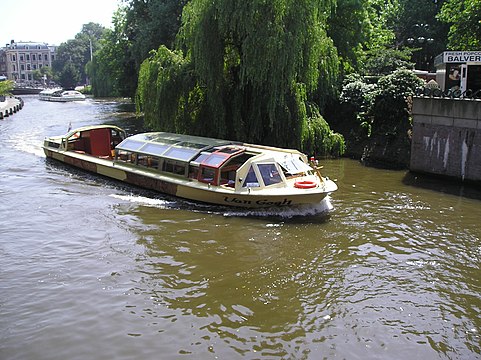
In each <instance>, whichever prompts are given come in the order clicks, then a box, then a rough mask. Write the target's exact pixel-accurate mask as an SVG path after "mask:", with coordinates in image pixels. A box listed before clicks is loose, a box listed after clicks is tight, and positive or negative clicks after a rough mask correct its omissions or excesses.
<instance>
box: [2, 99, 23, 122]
mask: <svg viewBox="0 0 481 360" xmlns="http://www.w3.org/2000/svg"><path fill="white" fill-rule="evenodd" d="M22 108H23V100H22V99H21V98H19V97H13V96H3V95H1V96H0V120H2V119H4V118H6V117H9V116H11V115H13V114H15V113H16V112H17V111H20V110H21V109H22Z"/></svg>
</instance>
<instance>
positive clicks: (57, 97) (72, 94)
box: [38, 89, 85, 102]
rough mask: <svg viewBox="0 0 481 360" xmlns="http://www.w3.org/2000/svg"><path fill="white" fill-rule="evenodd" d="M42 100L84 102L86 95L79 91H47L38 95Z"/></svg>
mask: <svg viewBox="0 0 481 360" xmlns="http://www.w3.org/2000/svg"><path fill="white" fill-rule="evenodd" d="M38 96H39V99H40V100H44V101H57V102H67V101H83V100H85V95H84V94H82V93H81V92H79V91H77V90H63V89H45V90H42V91H40V93H39V94H38Z"/></svg>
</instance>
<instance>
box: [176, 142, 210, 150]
mask: <svg viewBox="0 0 481 360" xmlns="http://www.w3.org/2000/svg"><path fill="white" fill-rule="evenodd" d="M177 145H178V146H182V147H186V148H192V149H203V148H205V147H207V144H200V143H194V142H189V141H183V142H181V143H178V144H177Z"/></svg>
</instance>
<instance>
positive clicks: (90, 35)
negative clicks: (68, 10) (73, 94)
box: [53, 23, 106, 83]
mask: <svg viewBox="0 0 481 360" xmlns="http://www.w3.org/2000/svg"><path fill="white" fill-rule="evenodd" d="M105 30H106V29H105V28H104V27H103V26H102V25H99V24H96V23H88V24H85V25H83V27H82V30H81V32H79V33H78V34H77V35H75V38H74V39H70V40H67V42H65V43H62V44H60V46H59V47H58V49H57V58H56V60H55V61H54V62H53V70H54V72H55V73H60V72H62V71H63V69H64V67H65V65H66V63H67V62H70V63H71V64H72V65H73V66H74V67H75V68H76V69H77V72H78V73H79V82H82V83H85V82H86V80H87V74H86V70H85V66H86V65H87V63H88V62H89V61H90V60H91V53H92V54H93V52H95V51H96V50H97V49H98V47H99V44H98V42H99V40H100V38H101V37H102V35H103V34H104V32H105Z"/></svg>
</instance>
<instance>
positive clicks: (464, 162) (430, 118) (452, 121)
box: [410, 97, 481, 182]
mask: <svg viewBox="0 0 481 360" xmlns="http://www.w3.org/2000/svg"><path fill="white" fill-rule="evenodd" d="M410 170H411V171H414V172H422V173H428V174H435V175H442V176H447V177H451V178H456V179H459V180H463V181H464V180H466V181H474V182H481V100H462V99H439V98H422V97H416V98H415V99H414V103H413V137H412V147H411V166H410Z"/></svg>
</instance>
